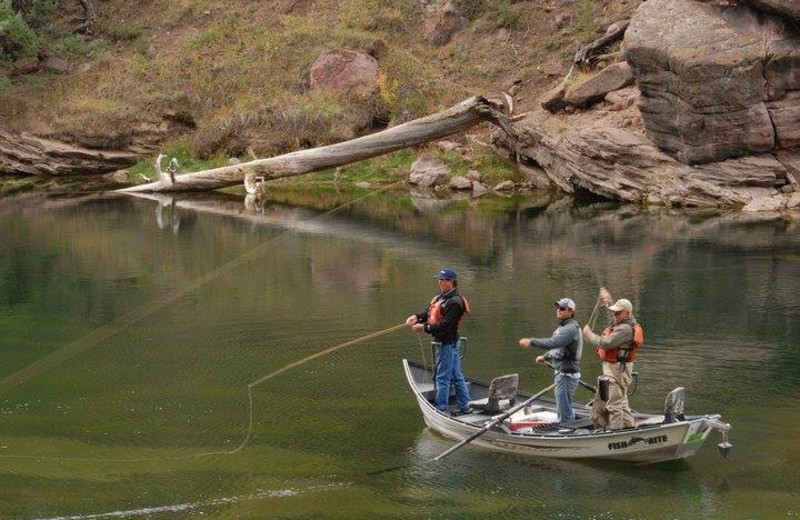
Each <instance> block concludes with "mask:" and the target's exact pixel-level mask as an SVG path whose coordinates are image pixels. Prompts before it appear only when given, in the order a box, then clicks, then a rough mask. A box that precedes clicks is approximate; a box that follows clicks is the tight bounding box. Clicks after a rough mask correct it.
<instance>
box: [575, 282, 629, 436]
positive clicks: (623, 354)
mask: <svg viewBox="0 0 800 520" xmlns="http://www.w3.org/2000/svg"><path fill="white" fill-rule="evenodd" d="M599 298H600V301H602V302H603V303H604V304H605V305H606V306H608V310H609V311H611V312H612V313H613V317H612V322H611V325H610V326H609V327H607V328H606V329H605V330H604V331H603V333H602V334H601V335H599V336H598V335H597V334H595V333H594V332H592V329H591V327H590V326H589V325H586V326H585V327H584V328H583V338H584V339H585V340H586V341H587V342H588V343H589V345H591V346H592V347H593V348H594V349H595V351H597V355H598V357H599V358H600V359H601V360H602V362H603V377H602V378H601V380H600V381H598V383H599V384H598V385H597V386H598V390H599V391H600V393H602V390H601V388H602V386H604V384H607V385H608V399H607V400H606V401H605V410H603V406H602V399H598V397H599V395H597V396H595V400H594V404H593V406H592V420H593V421H594V422H595V423H597V424H599V425H601V426H605V425H606V424H605V423H607V424H608V427H609V428H610V429H612V430H619V429H622V428H632V427H633V426H634V424H635V423H634V420H633V414H631V408H630V406H629V405H628V386H630V384H631V381H632V379H633V360H634V359H635V358H636V351H637V350H638V348H639V347H641V346H642V343H643V342H644V332H643V330H642V326H641V325H639V323H637V321H636V319H635V318H634V317H633V305H632V304H631V302H630V301H629V300H625V299H620V300H617V301H616V302H614V304H613V305H609V304H610V303H611V301H612V300H611V294H610V293H609V292H608V290H607V289H606V288H605V287H603V288H602V289H600V296H599ZM606 416H607V418H606Z"/></svg>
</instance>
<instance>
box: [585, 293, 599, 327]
mask: <svg viewBox="0 0 800 520" xmlns="http://www.w3.org/2000/svg"><path fill="white" fill-rule="evenodd" d="M600 301H601V300H600V297H599V296H598V297H597V302H596V303H595V304H594V309H592V314H591V315H590V316H589V321H587V322H586V324H587V325H588V326H589V328H590V329H594V323H593V322H594V321H595V318H597V316H599V314H597V311H598V309H600Z"/></svg>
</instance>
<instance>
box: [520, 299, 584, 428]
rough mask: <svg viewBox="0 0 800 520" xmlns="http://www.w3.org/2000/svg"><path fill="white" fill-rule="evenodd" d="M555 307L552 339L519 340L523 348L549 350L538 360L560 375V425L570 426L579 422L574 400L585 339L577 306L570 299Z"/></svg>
mask: <svg viewBox="0 0 800 520" xmlns="http://www.w3.org/2000/svg"><path fill="white" fill-rule="evenodd" d="M555 304H556V319H558V328H557V329H556V331H555V332H554V333H553V335H552V336H551V337H549V338H522V339H520V340H519V346H520V347H522V348H528V347H530V346H534V347H539V348H543V349H546V350H547V352H545V353H544V354H542V355H541V356H537V357H536V362H537V363H539V364H542V365H543V364H545V363H548V362H552V363H551V364H552V365H553V368H554V369H555V372H556V373H555V383H556V407H557V408H558V422H560V423H568V422H572V421H574V420H575V411H574V410H573V409H572V399H573V398H574V397H575V391H576V390H577V389H578V382H579V381H580V379H581V369H580V361H581V354H582V352H583V338H582V337H581V329H580V325H579V324H578V320H577V319H576V318H575V302H574V301H572V300H571V299H569V298H561V299H560V300H558V301H557V302H555Z"/></svg>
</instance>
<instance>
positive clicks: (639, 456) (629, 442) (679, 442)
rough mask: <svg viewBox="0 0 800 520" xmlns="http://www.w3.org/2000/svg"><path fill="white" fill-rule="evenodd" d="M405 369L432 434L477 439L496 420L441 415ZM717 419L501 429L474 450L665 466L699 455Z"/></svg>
mask: <svg viewBox="0 0 800 520" xmlns="http://www.w3.org/2000/svg"><path fill="white" fill-rule="evenodd" d="M403 366H404V368H405V371H406V377H407V378H408V381H409V384H410V385H411V388H412V390H413V391H414V395H415V397H416V399H417V404H418V405H419V408H420V410H421V411H422V416H423V418H424V420H425V424H427V425H428V427H429V428H430V429H431V430H433V431H435V432H438V433H439V434H441V435H443V436H445V437H448V438H450V439H453V440H457V441H458V440H462V439H465V438H466V437H468V436H470V435H472V434H474V433H476V432H477V431H478V430H479V429H480V428H482V427H483V426H484V425H485V424H487V423H488V421H489V420H491V417H489V416H486V420H485V421H482V422H481V421H480V417H478V418H477V419H479V420H478V421H477V422H476V421H475V418H469V417H467V416H462V417H451V416H449V415H446V414H444V413H441V412H439V411H438V410H437V409H436V408H435V407H434V406H433V405H432V404H431V402H429V401H428V399H427V398H426V396H425V395H424V394H423V391H422V390H421V388H420V386H421V385H420V384H419V381H417V380H416V379H415V376H414V373H413V370H417V371H419V370H420V367H414V369H412V366H411V365H410V364H409V362H408V361H407V360H403ZM472 383H473V384H475V383H474V382H472ZM524 397H526V396H524V395H522V394H520V398H519V399H520V400H521V399H523V398H524ZM537 404H540V403H538V402H537ZM541 404H542V405H544V406H550V407H552V406H553V404H552V402H550V401H546V400H542V402H541ZM579 407H580V405H576V406H575V408H576V409H579ZM583 408H585V407H583ZM584 411H586V410H584ZM465 417H467V419H465ZM718 419H719V416H718V415H707V416H697V417H691V418H687V419H686V420H684V421H679V422H673V423H669V424H655V425H649V426H642V427H639V428H634V429H626V430H621V431H609V430H606V431H597V430H595V431H591V432H590V431H589V430H583V431H582V432H580V433H566V434H558V433H554V434H548V435H542V434H536V433H526V432H509V431H507V430H504V429H501V428H499V427H497V428H493V429H490V430H488V431H487V432H486V433H484V434H483V435H481V436H480V437H478V438H477V439H475V440H474V441H472V443H471V444H473V445H476V446H481V447H485V448H490V449H493V450H499V451H505V452H514V453H521V454H525V455H534V456H537V457H551V458H559V459H603V460H618V461H626V462H660V461H666V460H674V459H682V458H686V457H690V456H692V455H694V454H695V453H697V452H698V451H699V450H700V448H701V447H702V445H703V442H704V441H705V439H706V438H707V437H708V435H709V433H710V432H711V430H712V429H715V423H716V424H717V425H719V424H720V423H719V421H718ZM468 420H469V421H471V422H468Z"/></svg>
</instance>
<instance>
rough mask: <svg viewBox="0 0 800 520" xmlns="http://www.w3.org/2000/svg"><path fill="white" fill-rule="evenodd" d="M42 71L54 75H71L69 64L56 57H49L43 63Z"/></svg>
mask: <svg viewBox="0 0 800 520" xmlns="http://www.w3.org/2000/svg"><path fill="white" fill-rule="evenodd" d="M42 69H44V70H46V71H47V72H52V73H53V74H69V69H70V67H69V63H68V62H66V61H65V60H62V59H61V58H56V57H55V56H48V57H47V59H45V60H44V61H43V62H42Z"/></svg>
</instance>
